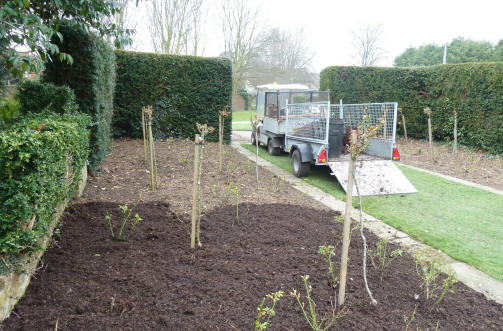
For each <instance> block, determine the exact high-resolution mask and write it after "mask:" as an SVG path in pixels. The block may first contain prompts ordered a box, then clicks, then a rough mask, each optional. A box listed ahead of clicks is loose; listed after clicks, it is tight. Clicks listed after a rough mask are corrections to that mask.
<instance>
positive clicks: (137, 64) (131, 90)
mask: <svg viewBox="0 0 503 331" xmlns="http://www.w3.org/2000/svg"><path fill="white" fill-rule="evenodd" d="M115 55H116V59H117V87H116V89H115V99H114V101H115V109H116V114H115V115H114V118H113V130H114V135H115V136H116V137H132V138H139V137H141V135H142V130H141V109H142V107H144V106H147V105H152V106H153V107H154V116H155V120H154V121H153V130H154V136H155V138H157V139H165V138H167V137H178V138H190V139H193V137H194V134H195V133H197V130H196V126H195V123H196V122H199V123H201V124H203V123H207V124H208V125H211V126H213V127H215V128H217V127H218V111H219V110H220V109H222V108H223V107H225V106H226V105H230V104H231V94H232V66H231V62H230V61H229V60H227V59H223V58H203V57H195V56H178V55H161V54H151V53H139V52H129V51H116V52H115ZM231 121H232V119H231V118H228V119H226V120H225V123H226V125H225V128H224V140H225V141H226V142H229V141H230V137H231V130H232V125H231ZM217 131H218V130H216V131H215V132H214V133H213V134H211V135H209V136H208V140H218V132H217Z"/></svg>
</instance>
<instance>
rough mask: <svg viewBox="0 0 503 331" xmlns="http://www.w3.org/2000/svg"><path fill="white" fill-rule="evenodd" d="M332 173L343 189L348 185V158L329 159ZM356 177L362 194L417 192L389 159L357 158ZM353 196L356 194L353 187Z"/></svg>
mask: <svg viewBox="0 0 503 331" xmlns="http://www.w3.org/2000/svg"><path fill="white" fill-rule="evenodd" d="M328 165H329V167H330V169H331V170H332V175H334V176H335V177H337V180H338V181H339V183H340V184H341V186H342V188H343V189H344V191H346V190H347V186H348V167H349V160H337V161H329V162H328ZM355 171H356V178H357V180H358V187H359V189H360V194H361V195H362V196H368V195H388V194H406V193H417V190H416V188H415V187H414V186H413V185H412V184H411V183H410V182H409V180H408V179H407V177H405V176H404V174H403V173H402V172H401V171H400V169H398V168H397V166H396V165H395V164H394V163H393V161H391V160H372V159H369V160H365V159H364V160H357V161H356V163H355ZM353 196H358V194H357V192H356V187H353Z"/></svg>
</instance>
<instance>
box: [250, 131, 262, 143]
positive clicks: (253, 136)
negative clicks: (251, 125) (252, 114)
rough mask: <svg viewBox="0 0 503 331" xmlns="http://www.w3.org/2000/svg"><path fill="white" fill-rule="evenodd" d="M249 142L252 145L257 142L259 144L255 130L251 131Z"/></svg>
mask: <svg viewBox="0 0 503 331" xmlns="http://www.w3.org/2000/svg"><path fill="white" fill-rule="evenodd" d="M251 144H252V145H253V146H255V145H256V144H258V145H259V146H260V142H258V140H257V133H256V132H253V133H252V134H251Z"/></svg>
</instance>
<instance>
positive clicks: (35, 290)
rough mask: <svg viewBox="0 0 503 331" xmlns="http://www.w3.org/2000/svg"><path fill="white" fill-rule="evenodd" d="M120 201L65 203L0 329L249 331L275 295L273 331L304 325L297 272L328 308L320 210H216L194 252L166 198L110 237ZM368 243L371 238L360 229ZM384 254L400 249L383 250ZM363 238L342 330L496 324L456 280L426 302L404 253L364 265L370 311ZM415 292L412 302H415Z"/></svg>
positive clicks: (327, 229)
mask: <svg viewBox="0 0 503 331" xmlns="http://www.w3.org/2000/svg"><path fill="white" fill-rule="evenodd" d="M117 207H118V204H117V203H109V202H88V203H83V204H76V205H73V206H72V207H71V208H70V209H69V210H68V213H67V215H66V216H65V217H64V221H63V224H64V225H63V227H62V229H61V233H62V236H61V239H60V241H59V242H57V243H55V244H54V245H53V246H52V247H51V248H50V249H49V250H48V251H47V252H46V254H45V255H44V258H43V264H42V268H41V269H40V270H39V271H38V272H37V274H36V275H35V278H34V279H32V282H31V284H30V286H29V288H28V290H27V292H26V294H25V296H24V297H23V298H22V299H21V300H20V302H19V303H18V305H17V306H16V308H15V310H14V312H13V313H12V314H11V317H10V318H9V319H7V320H6V321H5V322H4V323H3V325H2V327H1V328H2V329H4V330H54V329H55V328H56V324H57V329H58V330H82V329H87V330H98V329H99V330H108V329H115V330H250V329H252V328H253V326H254V321H255V317H256V315H257V306H258V305H259V304H260V301H261V299H262V298H263V297H264V296H265V295H266V294H268V293H271V292H275V291H278V290H283V291H284V292H285V296H284V297H283V298H282V299H281V300H280V301H279V303H278V305H277V307H276V316H275V317H274V318H273V319H272V321H271V325H270V330H308V329H309V328H308V326H307V323H306V322H305V320H304V317H303V316H302V313H301V311H300V309H299V307H298V305H297V303H296V301H295V300H294V298H292V297H291V296H289V293H290V291H291V290H292V288H295V289H297V291H300V292H301V294H302V299H304V298H305V297H304V294H305V292H304V287H303V282H302V279H301V276H302V275H310V278H309V282H310V284H311V285H312V287H313V292H312V296H313V298H314V300H315V301H316V305H317V306H316V308H317V311H318V313H319V314H320V315H323V314H324V313H325V312H327V311H328V310H329V309H330V303H331V302H334V297H333V295H334V294H335V291H334V289H332V288H331V287H330V285H329V274H328V265H327V261H326V257H325V256H322V255H319V254H317V253H316V252H317V250H318V247H319V246H320V245H323V244H331V245H336V246H337V248H336V252H337V256H336V257H335V258H334V262H335V268H336V270H337V271H338V270H339V259H340V257H339V251H340V246H341V245H340V239H339V238H340V233H341V228H342V226H341V224H340V223H338V222H335V221H334V216H335V214H334V213H332V212H327V211H324V210H318V209H312V208H307V207H304V206H296V205H286V204H266V205H260V206H257V205H254V204H247V203H243V204H240V205H239V206H238V207H239V209H238V212H239V220H238V219H236V206H233V205H229V206H224V207H218V208H216V209H215V210H213V211H211V212H208V213H207V214H206V215H205V216H204V217H203V219H202V237H201V239H202V243H203V246H202V247H201V248H198V249H196V250H194V251H192V250H191V249H190V247H189V236H188V232H187V229H186V227H185V226H184V224H183V222H185V223H186V224H187V225H188V220H187V219H180V218H178V217H177V216H176V215H175V214H174V213H173V211H172V209H171V207H170V205H169V204H167V203H165V202H150V203H140V204H139V205H138V206H137V207H136V208H135V210H134V211H133V213H138V214H139V215H140V216H141V217H142V218H143V221H142V222H141V223H140V224H139V225H138V226H137V227H136V232H135V233H134V235H133V237H132V238H131V239H130V241H129V242H118V241H114V240H112V239H111V236H110V229H109V227H108V224H107V223H106V221H105V215H106V214H108V213H110V214H112V215H113V219H115V220H116V221H117V220H118V219H119V218H120V211H119V210H118V208H117ZM366 236H367V239H368V241H369V247H375V245H376V243H377V238H376V237H375V236H373V235H371V234H369V233H366ZM391 248H392V249H395V248H397V247H395V246H392V247H391ZM361 253H362V241H361V238H360V236H359V232H358V231H355V232H354V233H353V236H352V242H351V247H350V265H349V269H348V286H347V300H346V304H345V306H344V307H339V308H338V309H342V308H343V309H344V310H345V312H346V315H345V316H344V317H342V318H341V319H339V320H338V321H337V323H336V325H335V328H337V329H340V330H351V329H354V330H377V329H382V330H403V329H404V328H405V323H404V316H407V317H408V318H409V319H411V318H412V315H413V311H414V308H415V307H416V313H415V315H414V320H413V322H412V323H411V324H410V328H411V329H413V330H415V329H416V328H417V327H418V328H421V329H422V330H428V329H430V330H432V329H435V327H437V326H438V329H439V330H456V329H459V330H468V329H472V330H484V329H488V330H496V329H500V330H501V329H503V315H502V314H501V311H502V306H501V305H499V304H496V303H495V302H492V301H488V300H486V299H485V298H484V296H483V295H481V294H479V293H476V292H474V291H473V290H471V289H469V288H468V287H466V286H464V285H463V284H460V283H458V284H455V286H454V290H455V293H453V294H451V293H449V294H447V295H446V297H445V299H444V300H443V301H442V302H441V303H440V304H439V305H438V306H436V307H435V306H433V305H432V304H431V303H429V302H426V300H425V299H424V296H423V291H422V289H421V288H420V279H419V278H418V276H417V274H416V272H415V264H414V261H413V260H412V259H411V257H410V256H408V255H407V254H405V255H404V256H403V257H400V258H398V259H397V260H395V261H394V262H393V263H392V265H391V266H390V267H389V268H388V269H386V271H385V273H384V275H383V280H382V281H381V273H380V272H377V271H375V270H374V269H373V267H372V266H371V265H370V263H369V265H368V281H369V286H370V288H371V290H372V292H373V294H374V297H375V298H376V299H377V301H378V302H379V303H378V305H377V306H372V305H370V304H369V302H370V300H369V297H368V296H367V294H366V292H365V290H364V285H363V277H362V256H361ZM416 294H419V298H417V299H416V298H415V295H416Z"/></svg>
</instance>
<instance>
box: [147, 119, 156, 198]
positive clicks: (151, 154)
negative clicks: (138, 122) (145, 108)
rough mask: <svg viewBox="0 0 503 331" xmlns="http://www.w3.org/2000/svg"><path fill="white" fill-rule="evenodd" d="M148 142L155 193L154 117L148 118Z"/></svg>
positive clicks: (151, 177)
mask: <svg viewBox="0 0 503 331" xmlns="http://www.w3.org/2000/svg"><path fill="white" fill-rule="evenodd" d="M147 122H148V140H149V156H150V184H151V186H152V191H155V172H154V141H153V140H154V139H153V137H152V116H149V117H148V121H147Z"/></svg>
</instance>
